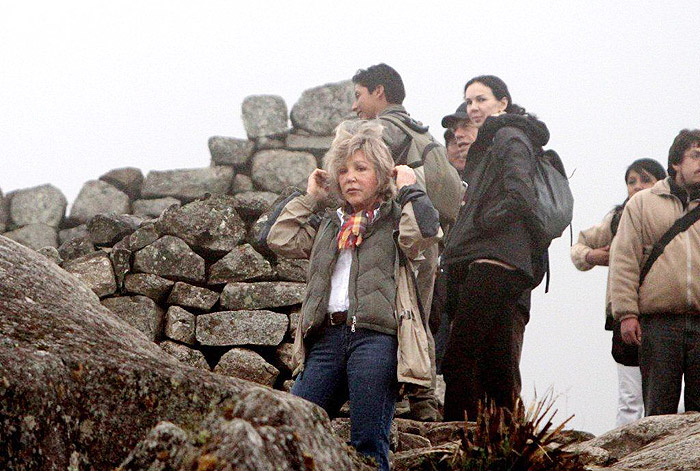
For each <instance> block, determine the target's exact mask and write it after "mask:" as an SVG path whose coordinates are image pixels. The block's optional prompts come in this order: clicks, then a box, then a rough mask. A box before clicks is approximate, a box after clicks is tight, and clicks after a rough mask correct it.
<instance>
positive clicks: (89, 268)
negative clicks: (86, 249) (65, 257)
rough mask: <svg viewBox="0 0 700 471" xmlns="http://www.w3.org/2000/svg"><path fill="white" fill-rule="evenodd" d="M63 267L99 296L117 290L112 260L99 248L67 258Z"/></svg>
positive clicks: (107, 294)
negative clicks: (71, 258)
mask: <svg viewBox="0 0 700 471" xmlns="http://www.w3.org/2000/svg"><path fill="white" fill-rule="evenodd" d="M63 269H64V270H66V271H67V272H69V273H72V274H73V275H75V276H76V277H77V278H78V279H79V280H81V281H82V282H83V283H85V284H86V285H87V286H88V287H89V288H90V289H91V290H92V291H93V292H94V293H95V294H96V295H97V296H99V297H101V298H102V297H105V296H109V295H111V294H114V293H115V292H116V291H117V283H116V280H115V279H114V269H113V268H112V262H111V261H110V260H109V255H107V253H105V252H103V251H101V250H100V251H97V252H93V253H90V254H87V255H83V256H82V257H78V258H76V259H73V260H69V261H67V262H65V263H64V264H63Z"/></svg>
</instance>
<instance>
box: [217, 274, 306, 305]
mask: <svg viewBox="0 0 700 471" xmlns="http://www.w3.org/2000/svg"><path fill="white" fill-rule="evenodd" d="M305 288H306V284H305V283H290V282H286V281H281V282H265V281H263V282H259V283H229V284H227V285H226V286H224V290H223V292H222V293H221V307H222V308H225V309H230V310H232V311H237V310H241V309H270V308H274V307H282V306H293V305H295V304H301V302H302V301H303V300H304V291H305Z"/></svg>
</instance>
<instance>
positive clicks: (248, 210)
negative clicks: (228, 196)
mask: <svg viewBox="0 0 700 471" xmlns="http://www.w3.org/2000/svg"><path fill="white" fill-rule="evenodd" d="M277 196H279V195H278V194H277V193H272V192H271V191H245V192H242V193H238V194H236V195H235V196H234V197H233V199H234V203H233V204H234V206H235V208H236V211H237V212H238V214H240V215H241V217H243V218H246V219H253V218H257V217H259V216H260V215H261V214H262V213H264V212H265V211H267V210H268V209H270V205H271V204H272V203H274V202H275V200H276V199H277Z"/></svg>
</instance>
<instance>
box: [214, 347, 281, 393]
mask: <svg viewBox="0 0 700 471" xmlns="http://www.w3.org/2000/svg"><path fill="white" fill-rule="evenodd" d="M214 373H218V374H220V375H225V376H233V377H234V378H241V379H246V380H248V381H253V382H254V383H258V384H262V385H264V386H269V387H272V386H273V385H274V384H275V380H276V379H277V376H278V375H279V370H278V369H277V368H275V367H274V366H272V365H271V364H269V363H268V362H266V361H265V359H264V358H263V357H261V356H260V355H258V354H257V353H255V352H254V351H252V350H248V349H245V348H232V349H231V350H229V351H228V352H226V353H224V354H223V355H222V356H221V359H220V360H219V363H217V365H216V366H215V367H214Z"/></svg>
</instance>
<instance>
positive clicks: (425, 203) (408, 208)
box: [397, 184, 442, 260]
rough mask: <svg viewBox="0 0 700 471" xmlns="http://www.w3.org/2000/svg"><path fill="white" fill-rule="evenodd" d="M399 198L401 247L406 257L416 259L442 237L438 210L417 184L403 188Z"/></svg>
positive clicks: (399, 238) (399, 237)
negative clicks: (400, 206)
mask: <svg viewBox="0 0 700 471" xmlns="http://www.w3.org/2000/svg"><path fill="white" fill-rule="evenodd" d="M397 198H398V201H399V204H401V205H402V208H401V220H400V222H399V234H398V243H399V248H400V249H401V250H402V251H403V253H404V254H406V257H408V258H409V259H411V260H415V259H417V258H418V257H420V255H421V254H422V253H423V251H425V249H427V248H428V247H430V246H432V245H433V244H436V243H437V242H438V241H439V240H440V239H442V229H441V228H440V220H439V216H438V212H437V210H436V209H435V207H434V206H433V204H432V203H431V202H430V200H429V199H428V196H427V195H426V194H425V192H424V191H423V190H422V189H421V188H420V187H419V186H418V185H417V184H414V185H410V186H407V187H404V188H402V189H401V191H400V192H399V196H398V197H397Z"/></svg>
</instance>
